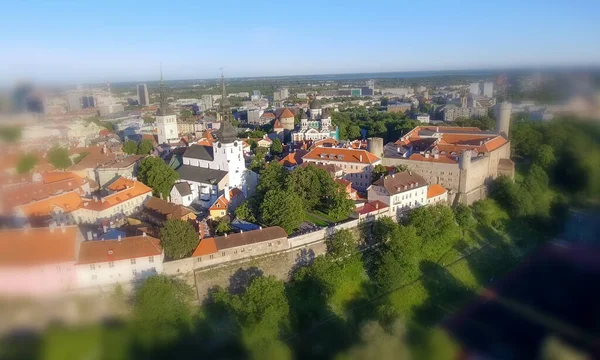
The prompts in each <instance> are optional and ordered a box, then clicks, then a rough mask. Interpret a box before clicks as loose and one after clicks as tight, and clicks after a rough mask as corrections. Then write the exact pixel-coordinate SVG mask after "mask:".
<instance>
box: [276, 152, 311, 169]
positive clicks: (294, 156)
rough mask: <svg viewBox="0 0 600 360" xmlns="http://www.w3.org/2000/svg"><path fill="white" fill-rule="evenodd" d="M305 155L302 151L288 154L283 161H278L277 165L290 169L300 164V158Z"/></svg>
mask: <svg viewBox="0 0 600 360" xmlns="http://www.w3.org/2000/svg"><path fill="white" fill-rule="evenodd" d="M304 155H306V151H304V150H296V151H295V152H293V153H289V154H287V155H286V157H284V158H283V159H281V160H279V163H280V164H281V165H283V166H287V167H292V166H297V165H301V164H302V157H303V156H304Z"/></svg>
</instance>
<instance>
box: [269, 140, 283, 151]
mask: <svg viewBox="0 0 600 360" xmlns="http://www.w3.org/2000/svg"><path fill="white" fill-rule="evenodd" d="M282 153H283V145H282V144H281V141H280V140H279V138H275V140H273V142H272V143H271V154H273V155H281V154H282Z"/></svg>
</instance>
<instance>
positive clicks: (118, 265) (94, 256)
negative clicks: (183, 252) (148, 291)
mask: <svg viewBox="0 0 600 360" xmlns="http://www.w3.org/2000/svg"><path fill="white" fill-rule="evenodd" d="M163 259H164V252H163V250H162V248H161V247H160V241H159V240H158V239H156V238H154V237H151V236H148V235H145V234H144V235H141V236H133V237H126V238H121V239H117V240H92V241H84V242H82V243H81V246H80V249H79V260H78V261H77V264H76V265H75V267H76V273H77V284H78V286H79V287H81V288H89V287H94V286H106V285H112V284H117V283H121V284H125V283H130V282H133V281H137V280H142V279H145V278H147V277H148V276H152V275H156V274H160V273H162V269H163V267H162V263H163Z"/></svg>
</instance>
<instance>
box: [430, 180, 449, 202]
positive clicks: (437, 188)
mask: <svg viewBox="0 0 600 360" xmlns="http://www.w3.org/2000/svg"><path fill="white" fill-rule="evenodd" d="M447 192H448V190H446V189H445V188H444V187H443V186H442V185H440V184H433V185H431V186H429V188H427V198H428V199H429V198H432V197H435V196H439V195H442V194H444V193H447Z"/></svg>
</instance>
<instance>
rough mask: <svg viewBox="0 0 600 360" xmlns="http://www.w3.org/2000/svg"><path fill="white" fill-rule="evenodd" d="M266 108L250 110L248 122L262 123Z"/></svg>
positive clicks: (253, 123)
mask: <svg viewBox="0 0 600 360" xmlns="http://www.w3.org/2000/svg"><path fill="white" fill-rule="evenodd" d="M264 112H265V111H264V110H262V109H251V110H248V124H250V125H260V123H261V117H262V115H263V114H264Z"/></svg>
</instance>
